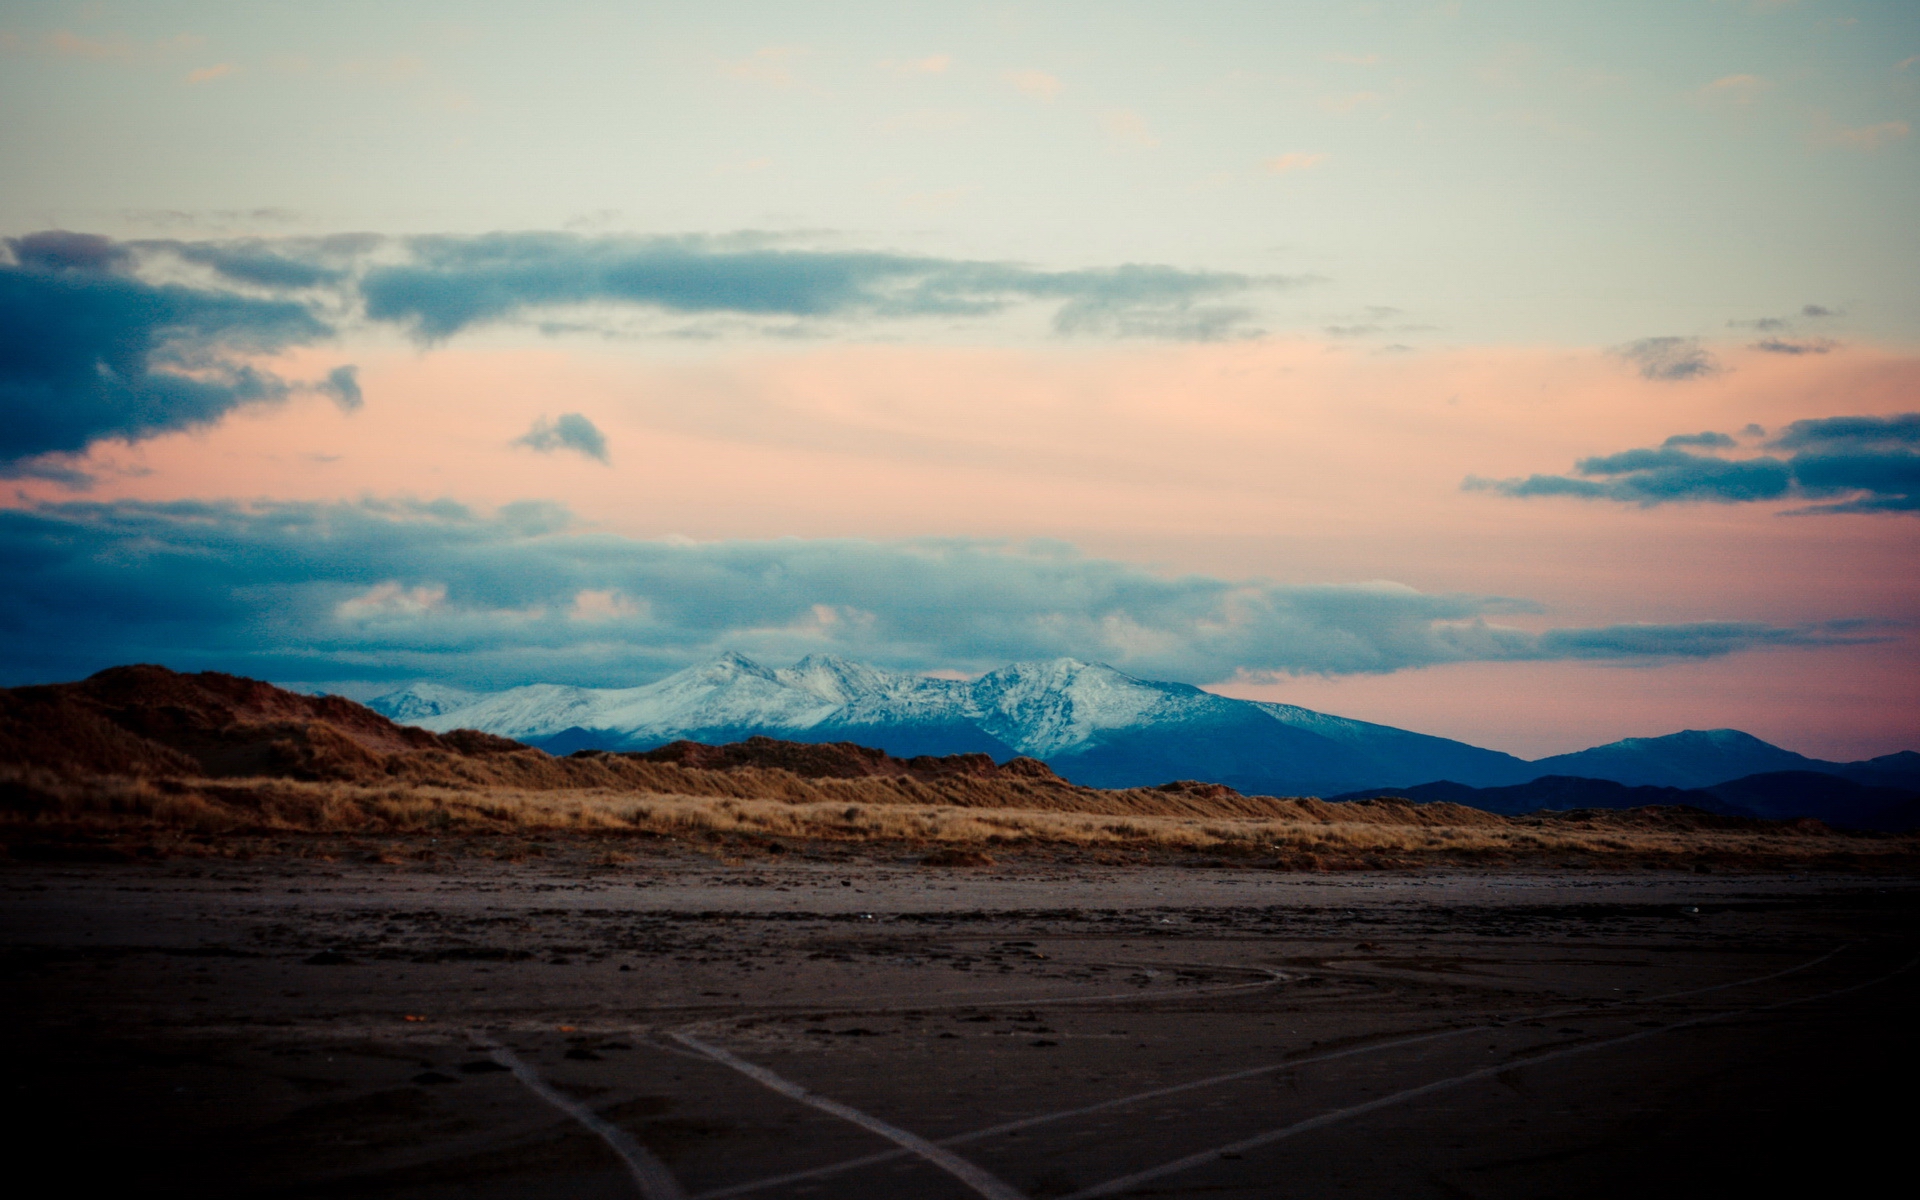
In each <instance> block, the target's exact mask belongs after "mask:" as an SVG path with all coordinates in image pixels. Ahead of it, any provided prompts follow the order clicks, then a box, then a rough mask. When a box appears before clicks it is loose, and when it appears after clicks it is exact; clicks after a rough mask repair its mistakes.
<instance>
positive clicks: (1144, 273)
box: [0, 0, 1920, 759]
mask: <svg viewBox="0 0 1920 1200" xmlns="http://www.w3.org/2000/svg"><path fill="white" fill-rule="evenodd" d="M0 111H4V112H6V113H7V114H8V118H7V120H6V121H4V122H0V162H4V163H6V164H7V168H6V170H5V171H4V172H0V239H4V241H3V242H0V566H3V568H4V571H5V574H6V577H7V579H8V586H7V587H6V588H5V589H4V590H0V684H22V683H35V682H48V681H53V680H58V679H69V678H76V677H80V676H83V675H85V674H88V673H90V672H92V671H95V670H99V669H101V668H104V667H107V666H111V665H115V664H117V663H123V662H129V661H157V662H163V663H165V664H167V665H169V666H173V667H176V668H178V669H182V670H201V669H214V670H225V671H233V672H237V673H241V674H247V675H253V676H256V677H260V678H267V679H271V680H274V681H277V682H281V683H286V684H289V685H296V686H300V687H303V688H315V689H328V690H335V691H340V692H343V693H345V694H349V695H356V696H362V697H366V696H371V695H375V694H378V693H379V692H381V691H384V690H389V689H390V688H392V687H394V686H397V685H399V684H403V683H407V682H412V681H416V680H432V681H437V682H442V683H447V684H453V685H457V686H462V687H471V688H498V687H508V686H515V685H519V684H524V683H531V682H553V683H568V684H582V685H590V686H631V685H634V684H639V683H644V682H648V681H650V680H653V679H657V678H660V677H662V676H663V675H665V674H667V673H670V672H671V671H674V670H677V669H680V668H682V667H685V666H688V665H690V664H693V663H697V662H700V661H704V660H705V659H707V658H709V657H711V656H712V655H714V654H717V653H719V652H722V651H729V650H731V651H737V652H740V653H744V654H747V655H749V656H751V657H754V658H756V659H760V660H763V661H766V662H768V663H770V664H774V665H781V664H784V663H787V662H791V661H793V660H795V659H797V658H799V657H801V656H803V655H805V654H809V653H830V654H840V655H843V656H846V657H849V658H854V659H857V660H861V661H866V662H871V663H874V664H876V665H881V666H886V667H891V668H896V669H904V670H914V671H924V672H937V673H941V674H945V675H961V676H966V675H972V674H977V673H979V672H982V671H986V670H990V669H992V668H994V667H997V666H1000V665H1003V664H1005V663H1008V662H1012V661H1017V660H1022V659H1034V658H1049V657H1054V656H1058V655H1071V656H1073V657H1076V658H1080V659H1083V660H1086V661H1096V662H1106V663H1111V664H1112V665H1114V666H1116V667H1118V668H1120V669H1122V670H1125V671H1128V672H1131V673H1134V674H1137V675H1140V676H1142V677H1146V678H1154V679H1172V680H1180V681H1184V682H1188V683H1193V684H1197V685H1201V686H1204V687H1208V688H1210V689H1212V690H1215V691H1219V692H1221V693H1224V694H1228V695H1234V696H1245V697H1253V698H1259V699H1270V700H1283V701H1287V702H1291V703H1297V704H1303V705H1306V706H1308V707H1313V708H1319V709H1322V710H1324V711H1330V712H1335V713H1339V714H1342V715H1346V716H1353V717H1359V718H1363V719H1367V720H1375V721H1381V722H1385V723H1389V724H1394V725H1399V726H1403V727H1406V728H1412V729H1417V730H1421V731H1423V732H1429V733H1437V734H1443V735H1446V736H1451V737H1458V738H1462V739H1465V740H1468V741H1472V742H1475V743H1476V744H1480V745H1486V746H1491V747H1495V748H1498V749H1502V750H1508V751H1511V752H1514V753H1519V754H1523V755H1528V756H1540V755H1546V754H1551V753H1558V752H1563V751H1568V750H1574V749H1579V748H1582V747H1585V746H1589V745H1593V744H1597V743H1601V742H1606V741H1610V740H1613V739H1616V738H1620V737H1627V736H1646V735H1658V734H1663V733H1669V732H1673V731H1675V730H1678V729H1682V728H1719V727H1734V728H1741V729H1745V730H1747V731H1749V732H1752V733H1754V734H1757V735H1759V736H1761V737H1764V738H1766V739H1768V740H1770V741H1773V742H1776V743H1778V744H1781V745H1784V746H1787V747H1789V748H1791V749H1795V750H1799V751H1801V752H1803V753H1808V754H1814V755H1819V756H1822V757H1829V758H1840V759H1852V758H1860V757H1867V756H1871V755H1877V754H1884V753H1889V752H1892V751H1896V750H1902V749H1910V748H1920V629H1916V625H1915V622H1916V619H1917V618H1920V572H1916V570H1915V569H1914V564H1915V563H1916V562H1920V554H1916V551H1920V287H1916V286H1915V284H1914V280H1916V279H1920V222H1916V221H1915V220H1914V218H1913V214H1914V213H1915V212H1920V186H1916V185H1920V159H1917V157H1916V138H1915V133H1914V126H1915V125H1916V124H1920V8H1916V7H1915V6H1914V5H1912V4H1911V3H1878V4H1876V3H1844V2H1838V0H1836V2H1832V3H1826V2H1817V0H1801V2H1799V3H1781V2H1736V0H1683V2H1681V3H1660V4H1651V3H1649V4H1636V3H1618V4H1610V5H1591V4H1553V3H1513V4H1503V3H1476V2H1473V0H1461V2H1459V3H1405V4H1395V3H1318V4H1306V3H1301V4H1274V3H1264V4H1251V3H1248V4H1239V3H1193V4H1186V5H1179V6H1173V5H1163V4H1125V3H1102V4H1071V3H1049V4H1004V3H996V4H982V5H974V4H966V3H953V2H949V3H942V4H939V5H933V4H925V5H916V4H901V3H890V4H885V5H881V4H871V5H868V4H851V3H849V4H807V3H789V4H780V5H772V4H726V3H718V4H706V5H700V6H693V5H648V4H613V3H572V4H569V3H549V4H543V5H540V6H532V5H506V4H487V3H474V2H468V3H462V4H458V5H454V4H445V5H440V4H433V3H410V4H406V5H393V4H358V3H346V2H343V3H334V4H327V5H292V4H278V3H246V4H240V3H231V4H228V3H189V2H177V3H176V2H168V0H147V2H144V3H137V4H136V3H23V2H9V0H0Z"/></svg>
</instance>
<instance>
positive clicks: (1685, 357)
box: [1613, 337, 1720, 382]
mask: <svg viewBox="0 0 1920 1200" xmlns="http://www.w3.org/2000/svg"><path fill="white" fill-rule="evenodd" d="M1613 352H1614V353H1615V354H1617V355H1619V356H1620V357H1621V358H1624V359H1626V360H1627V361H1628V362H1630V363H1632V364H1633V365H1634V366H1636V367H1638V368H1639V370H1640V377H1641V378H1643V379H1661V380H1667V381H1670V382H1678V381H1681V380H1687V379H1701V378H1704V377H1706V376H1708V375H1717V374H1719V373H1720V364H1719V363H1717V362H1715V361H1714V358H1713V356H1712V355H1711V354H1708V353H1707V352H1706V350H1705V349H1704V348H1702V347H1701V345H1700V339H1699V338H1690V337H1651V338H1641V339H1640V340H1639V341H1637V342H1629V343H1627V344H1626V345H1624V346H1617V347H1615V348H1614V351H1613Z"/></svg>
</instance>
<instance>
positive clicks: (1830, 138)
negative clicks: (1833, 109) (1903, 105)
mask: <svg viewBox="0 0 1920 1200" xmlns="http://www.w3.org/2000/svg"><path fill="white" fill-rule="evenodd" d="M1911 132H1913V127H1912V126H1910V125H1908V124H1907V123H1906V122H1905V121H1882V122H1880V123H1879V124H1877V125H1862V126H1858V127H1856V128H1852V129H1849V128H1847V127H1845V126H1841V125H1828V126H1826V127H1824V128H1822V129H1821V130H1820V131H1819V133H1818V134H1817V135H1816V140H1818V141H1821V142H1824V143H1826V144H1827V145H1829V146H1845V147H1848V148H1849V149H1853V150H1878V149H1879V148H1880V147H1882V146H1885V145H1887V144H1888V143H1890V142H1897V141H1899V140H1900V139H1901V138H1903V137H1906V136H1907V135H1908V134H1909V133H1911Z"/></svg>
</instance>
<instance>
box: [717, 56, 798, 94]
mask: <svg viewBox="0 0 1920 1200" xmlns="http://www.w3.org/2000/svg"><path fill="white" fill-rule="evenodd" d="M806 53H807V51H806V48H805V47H803V46H763V47H761V48H760V49H758V50H755V51H754V52H753V53H752V54H751V55H749V56H748V57H746V58H742V59H737V60H735V61H732V62H724V63H721V64H720V72H721V74H723V75H725V76H727V77H728V78H729V79H744V80H748V81H750V82H753V83H764V84H766V85H767V86H769V87H777V88H788V87H792V86H793V85H794V82H795V80H794V75H793V67H792V64H793V62H794V61H795V60H797V59H799V58H802V57H804V56H805V55H806Z"/></svg>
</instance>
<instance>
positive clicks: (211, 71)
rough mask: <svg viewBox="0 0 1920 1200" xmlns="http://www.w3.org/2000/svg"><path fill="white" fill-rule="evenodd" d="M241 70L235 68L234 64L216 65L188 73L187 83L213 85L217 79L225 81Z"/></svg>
mask: <svg viewBox="0 0 1920 1200" xmlns="http://www.w3.org/2000/svg"><path fill="white" fill-rule="evenodd" d="M239 69H240V68H238V67H236V66H234V65H233V64H232V63H216V64H215V65H213V66H211V67H201V68H200V69H199V70H197V71H189V72H188V73H187V82H188V83H212V82H213V81H214V80H216V79H225V78H226V77H227V76H229V75H231V74H233V73H234V72H235V71H238V70H239Z"/></svg>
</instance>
